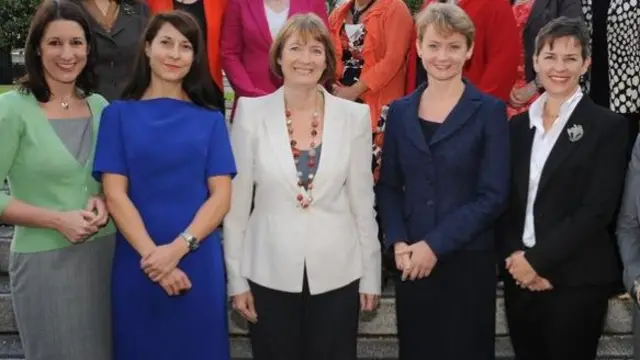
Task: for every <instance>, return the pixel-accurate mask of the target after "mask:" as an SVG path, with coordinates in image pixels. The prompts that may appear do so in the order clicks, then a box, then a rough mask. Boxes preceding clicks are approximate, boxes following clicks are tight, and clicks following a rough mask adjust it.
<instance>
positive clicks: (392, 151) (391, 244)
mask: <svg viewBox="0 0 640 360" xmlns="http://www.w3.org/2000/svg"><path fill="white" fill-rule="evenodd" d="M417 28H418V41H417V44H416V45H417V48H418V54H419V55H420V57H421V58H422V62H423V64H424V66H425V68H426V69H427V75H428V84H429V85H428V86H427V85H426V84H423V85H422V86H420V87H419V88H418V89H417V90H416V91H414V92H413V93H412V94H410V95H409V96H407V97H405V98H403V99H400V100H397V101H395V102H393V103H392V104H391V106H390V109H389V113H388V118H387V132H386V135H385V144H384V147H383V152H382V167H381V173H380V180H379V182H378V184H377V196H378V199H377V201H378V204H379V210H380V216H381V218H382V225H383V228H384V231H385V237H386V239H385V243H386V247H387V248H393V251H394V253H395V260H396V266H397V268H398V270H400V271H401V275H399V279H398V281H396V312H397V319H398V323H397V324H398V335H399V343H400V359H401V360H412V359H425V358H430V359H438V360H456V359H474V360H484V359H486V360H489V359H494V357H495V356H494V334H495V297H496V256H495V254H494V233H493V224H494V221H495V220H496V219H497V218H498V216H499V215H500V213H501V212H502V210H503V209H504V206H505V203H506V199H507V195H508V184H509V129H508V123H507V117H506V108H505V104H504V103H502V102H501V101H499V100H497V99H495V98H493V97H491V96H489V95H485V94H482V93H481V92H480V91H479V90H478V89H477V88H475V87H473V86H472V85H471V84H470V83H468V82H466V81H464V80H463V79H462V69H463V66H464V64H465V62H466V61H467V60H468V59H469V58H470V57H471V54H472V51H473V50H472V49H473V38H474V33H475V30H474V26H473V23H472V22H471V20H470V19H469V17H468V16H467V15H466V14H465V13H464V11H462V10H461V9H460V8H458V7H456V6H455V5H451V4H439V3H436V4H431V5H429V6H428V7H427V8H426V9H425V10H424V11H423V13H422V14H420V16H419V19H418V22H417ZM450 30H452V31H450ZM447 31H449V32H450V34H448V33H447ZM443 32H444V34H448V35H450V36H446V37H445V36H443V35H442V34H443ZM462 344H464V345H462Z"/></svg>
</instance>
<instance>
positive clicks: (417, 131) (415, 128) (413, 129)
mask: <svg viewBox="0 0 640 360" xmlns="http://www.w3.org/2000/svg"><path fill="white" fill-rule="evenodd" d="M426 88H427V84H426V83H422V84H421V85H420V86H419V87H418V88H417V89H415V90H414V91H413V93H411V95H410V96H409V97H408V98H407V100H406V101H407V102H408V103H407V104H405V106H402V109H404V113H403V114H402V115H401V117H400V119H398V120H400V121H403V122H404V123H405V130H406V131H407V137H409V139H410V140H411V142H412V143H413V144H414V145H415V146H417V147H418V149H420V150H421V151H423V152H425V153H428V152H429V147H428V146H427V142H426V141H425V139H424V135H423V134H422V129H421V128H420V119H419V118H418V108H419V106H420V97H421V96H422V93H423V92H424V89H426Z"/></svg>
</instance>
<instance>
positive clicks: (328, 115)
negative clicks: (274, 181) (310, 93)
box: [263, 87, 344, 199]
mask: <svg viewBox="0 0 640 360" xmlns="http://www.w3.org/2000/svg"><path fill="white" fill-rule="evenodd" d="M323 92H324V99H325V103H324V125H323V126H324V127H323V129H322V152H321V154H320V162H319V163H318V170H317V172H316V176H315V178H314V180H313V182H314V197H315V198H316V199H318V198H319V197H320V196H321V195H322V189H323V188H326V186H324V185H326V184H327V182H328V180H329V178H328V174H330V173H331V171H330V170H331V166H332V164H335V163H336V160H337V159H338V157H339V156H340V150H341V147H342V146H341V144H342V136H343V133H344V131H342V129H343V127H344V120H343V119H341V118H340V117H338V115H339V113H340V108H339V107H340V103H339V102H338V100H337V99H336V98H335V97H334V96H333V95H331V94H329V93H328V92H327V91H326V90H325V89H324V88H323ZM265 101H266V102H267V104H266V106H265V112H264V113H263V118H264V123H265V128H266V133H267V137H268V139H269V143H270V144H271V148H272V149H273V156H274V157H275V158H276V161H277V162H278V164H279V165H280V169H281V173H282V175H283V177H284V179H285V181H286V183H287V184H288V187H289V188H290V189H291V191H292V192H293V194H298V192H299V191H300V188H299V187H298V185H297V180H298V176H297V174H298V170H297V169H296V166H295V162H294V159H293V154H292V153H291V146H290V144H289V133H288V132H287V125H286V120H285V116H284V113H285V107H284V91H283V88H282V87H281V88H279V89H278V90H276V91H275V92H274V93H272V94H271V95H269V96H268V97H266V98H265ZM302 191H304V190H302Z"/></svg>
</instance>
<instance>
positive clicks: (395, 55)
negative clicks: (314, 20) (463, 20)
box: [329, 0, 414, 179]
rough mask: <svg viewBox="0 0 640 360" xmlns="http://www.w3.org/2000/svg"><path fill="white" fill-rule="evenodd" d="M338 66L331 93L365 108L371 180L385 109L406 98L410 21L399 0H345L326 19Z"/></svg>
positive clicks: (376, 168)
mask: <svg viewBox="0 0 640 360" xmlns="http://www.w3.org/2000/svg"><path fill="white" fill-rule="evenodd" d="M329 31H330V32H331V37H332V40H333V44H334V45H335V47H336V58H337V60H338V65H337V69H336V79H337V80H338V81H337V83H336V84H335V85H334V86H333V89H332V90H333V93H334V95H336V96H338V97H341V98H343V99H347V100H352V101H358V102H362V103H365V104H367V105H369V108H370V111H371V126H372V129H373V147H372V148H373V158H372V159H373V160H372V171H373V173H374V179H377V178H378V168H379V167H380V156H379V155H380V151H381V149H382V141H383V132H384V118H385V117H386V114H385V111H383V107H385V106H386V105H387V104H389V103H390V102H391V101H393V100H396V99H398V98H400V97H401V96H403V95H404V89H405V80H406V66H407V53H408V52H409V47H410V46H411V45H413V44H414V42H411V38H412V34H413V19H412V18H411V13H410V12H409V8H408V7H407V5H406V4H405V3H404V2H403V1H402V0H349V1H346V2H345V3H343V4H342V5H340V6H339V7H338V8H336V9H335V10H334V11H333V12H332V13H331V16H329Z"/></svg>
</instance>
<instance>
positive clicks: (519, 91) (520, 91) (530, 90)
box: [509, 82, 538, 108]
mask: <svg viewBox="0 0 640 360" xmlns="http://www.w3.org/2000/svg"><path fill="white" fill-rule="evenodd" d="M537 92H538V88H537V87H536V84H535V83H534V82H530V83H528V84H526V85H525V86H523V87H521V88H515V87H514V88H513V89H512V90H511V94H510V96H509V102H510V103H511V105H512V106H513V107H516V108H518V107H522V106H524V105H526V104H527V103H528V102H529V101H530V100H531V99H532V98H533V96H534V95H535V94H536V93H537Z"/></svg>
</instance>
